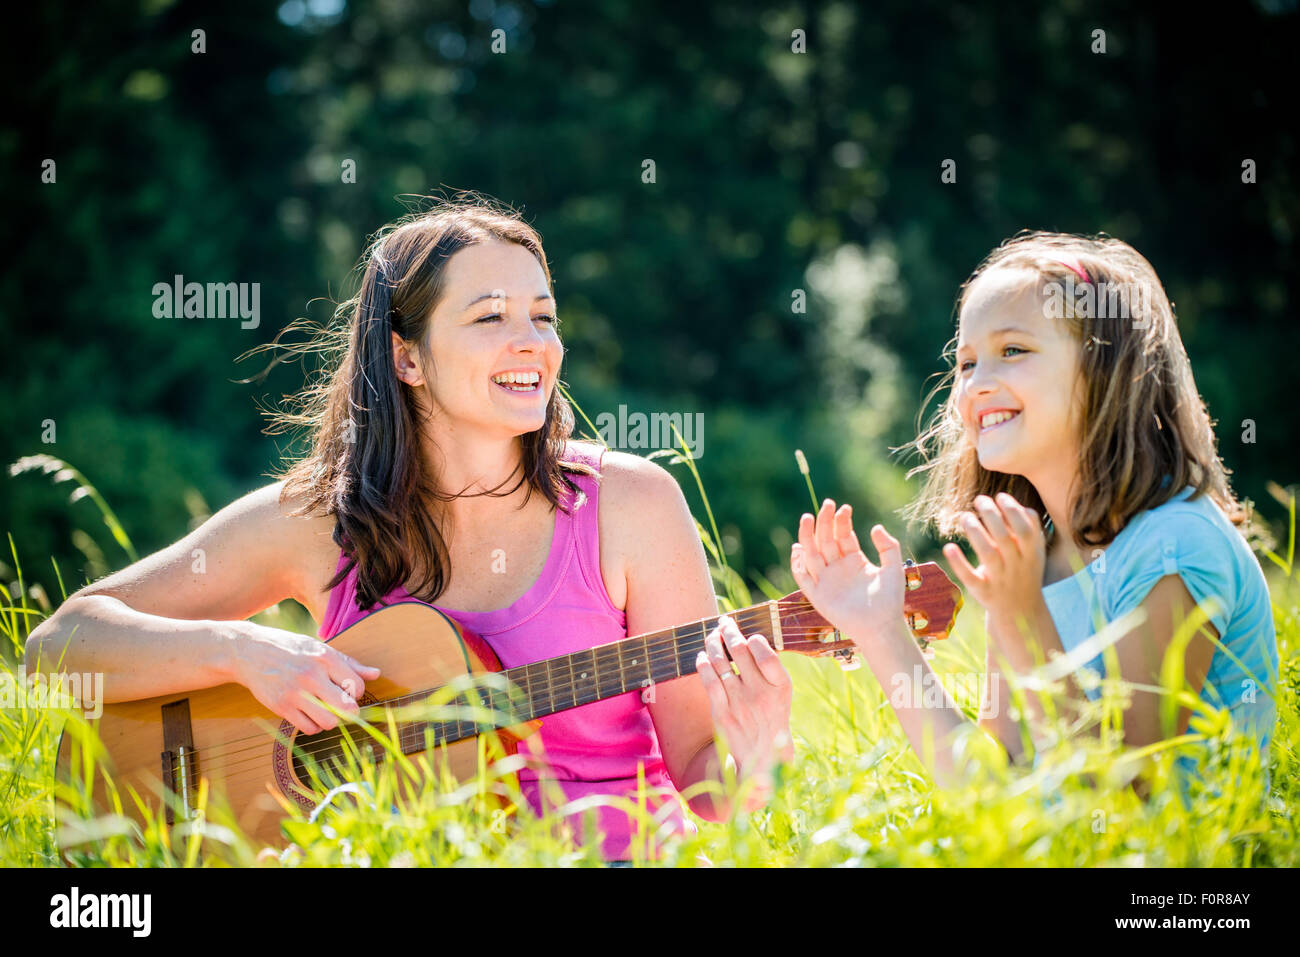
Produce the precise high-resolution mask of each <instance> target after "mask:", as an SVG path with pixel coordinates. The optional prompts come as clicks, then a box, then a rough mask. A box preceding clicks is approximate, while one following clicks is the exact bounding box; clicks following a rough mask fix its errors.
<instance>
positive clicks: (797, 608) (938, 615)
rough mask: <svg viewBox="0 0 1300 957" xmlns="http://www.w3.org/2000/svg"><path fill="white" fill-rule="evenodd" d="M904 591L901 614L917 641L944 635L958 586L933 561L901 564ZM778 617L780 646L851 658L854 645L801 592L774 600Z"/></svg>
mask: <svg viewBox="0 0 1300 957" xmlns="http://www.w3.org/2000/svg"><path fill="white" fill-rule="evenodd" d="M904 571H905V573H906V576H907V591H906V593H905V594H904V595H903V615H904V617H905V618H906V620H907V624H908V627H910V628H911V629H912V634H913V635H914V636H915V637H916V640H917V642H918V643H919V644H920V645H921V648H922V649H924V648H925V647H926V646H927V645H928V644H929V643H930V642H931V641H936V640H938V639H940V638H947V637H948V633H949V632H950V631H952V626H953V624H954V623H955V622H956V620H957V612H958V611H960V610H961V604H962V598H961V589H959V588H958V587H957V586H956V585H955V584H953V581H952V579H950V578H949V577H948V576H947V575H946V574H945V573H944V570H943V569H942V568H940V567H939V566H938V565H936V564H935V563H934V562H924V563H923V564H920V565H917V564H916V563H915V562H912V561H911V560H910V559H909V560H908V561H907V562H906V564H905V565H904ZM777 608H778V609H779V612H780V617H781V639H782V645H781V647H782V650H783V651H793V652H796V653H798V654H801V655H811V656H813V657H820V656H822V655H835V656H836V657H837V658H839V659H840V660H841V662H842V663H844V662H852V660H853V657H854V654H855V652H856V648H855V646H854V644H853V642H852V641H850V640H849V639H848V638H845V637H844V636H843V635H841V634H840V633H839V632H837V631H836V630H835V629H834V628H833V627H832V626H831V624H830V622H828V621H826V619H825V618H823V617H822V616H821V614H819V613H818V611H817V609H815V608H814V607H813V606H812V602H810V601H809V600H808V599H807V598H806V597H804V593H803V592H801V591H794V592H791V593H790V594H788V595H786V596H785V597H784V598H780V599H778V600H777Z"/></svg>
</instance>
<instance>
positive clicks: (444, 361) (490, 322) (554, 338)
mask: <svg viewBox="0 0 1300 957" xmlns="http://www.w3.org/2000/svg"><path fill="white" fill-rule="evenodd" d="M429 352H430V354H431V355H432V357H433V369H432V370H430V372H429V374H427V375H426V376H425V377H424V378H425V380H426V381H427V383H428V385H429V388H430V391H431V392H432V394H433V399H434V403H435V409H434V414H435V416H437V418H438V420H439V422H440V423H441V424H443V425H444V426H445V425H450V426H451V427H453V428H466V429H477V430H481V431H484V432H489V433H497V434H504V435H508V436H517V435H523V434H526V433H528V432H536V431H537V430H538V429H540V428H542V426H543V425H544V424H545V421H546V407H547V404H548V403H549V402H550V399H551V393H552V391H553V390H554V389H555V384H556V381H557V380H558V378H559V374H560V363H561V361H562V360H563V358H564V347H563V346H562V345H561V344H560V337H559V335H558V334H557V332H556V327H555V300H554V299H553V298H552V297H551V294H550V292H549V290H548V289H547V287H546V274H545V273H544V272H543V271H542V267H541V264H540V263H539V262H538V261H537V259H536V258H535V257H534V256H533V254H532V253H531V252H529V251H528V250H527V249H525V248H524V247H523V246H520V245H519V244H518V243H511V242H501V241H494V242H489V243H480V244H478V245H474V246H467V247H465V248H464V249H462V250H460V251H459V252H457V253H456V254H454V255H453V256H452V257H451V259H450V260H448V262H447V266H446V273H445V276H444V293H443V296H442V301H441V302H440V303H439V304H438V306H437V307H436V308H435V309H434V311H433V318H432V321H431V323H430V326H429ZM408 381H409V380H408Z"/></svg>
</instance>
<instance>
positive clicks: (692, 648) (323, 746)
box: [198, 636, 704, 781]
mask: <svg viewBox="0 0 1300 957" xmlns="http://www.w3.org/2000/svg"><path fill="white" fill-rule="evenodd" d="M697 644H698V648H697V647H696V645H697ZM687 646H689V647H687ZM682 647H683V650H684V651H686V653H688V654H690V653H694V652H696V651H698V650H699V649H701V648H703V647H704V638H703V636H701V637H700V638H698V639H692V640H691V641H689V642H687V643H685V644H684V645H683V646H682ZM683 677H684V675H683ZM668 680H671V679H668ZM589 690H590V691H591V692H594V693H596V694H597V695H598V694H599V688H598V687H597V686H596V685H594V684H592V685H591V687H590V689H589ZM634 690H635V689H634ZM609 697H614V695H610V696H609ZM600 700H604V699H602V698H600V697H593V698H592V699H591V700H590V701H588V700H585V693H583V694H582V695H581V696H580V700H578V702H577V704H575V705H574V706H573V707H581V706H582V705H585V704H592V703H594V702H595V701H600ZM561 710H569V709H568V708H565V709H561ZM331 730H334V731H336V729H331ZM359 730H360V729H359ZM493 730H501V729H499V728H486V729H484V730H483V731H479V732H474V733H472V734H468V735H466V736H465V737H464V738H462V739H460V740H462V741H466V740H469V739H470V738H473V737H475V736H476V735H477V734H482V733H490V732H491V731H493ZM361 733H362V734H364V731H362V732H361ZM323 734H330V732H328V731H327V732H323ZM421 737H423V736H421ZM399 739H400V735H399ZM341 740H342V733H341V732H337V731H336V735H333V736H331V738H330V740H329V741H328V742H325V743H317V744H314V745H312V746H308V747H306V748H298V749H295V754H296V755H300V756H302V757H307V758H309V757H312V756H314V755H315V754H318V753H320V752H325V751H335V750H337V748H336V747H335V745H336V744H337V743H338V742H339V741H341ZM399 743H400V741H399ZM448 743H457V742H448ZM264 747H265V746H264V745H263V746H262V747H261V748H258V750H262V748H264ZM419 750H424V748H423V747H421V748H420V749H419ZM384 753H386V752H384ZM403 753H406V752H403ZM198 757H199V759H200V762H201V765H203V766H207V767H209V768H211V762H212V760H213V758H212V756H211V755H208V758H207V761H204V760H203V758H204V752H203V750H202V749H199V751H198ZM265 761H266V754H265V753H261V754H255V755H252V756H250V757H247V758H243V759H240V760H238V761H235V762H230V763H227V764H225V765H222V766H221V767H220V770H222V771H223V772H225V773H224V774H223V777H224V780H226V781H233V780H235V779H236V778H240V777H245V776H247V775H248V774H252V773H256V774H259V775H263V774H264V771H263V769H262V768H261V767H258V766H252V767H250V765H261V764H263V763H264V762H265ZM232 768H233V769H236V770H233V771H232V770H231V769H232Z"/></svg>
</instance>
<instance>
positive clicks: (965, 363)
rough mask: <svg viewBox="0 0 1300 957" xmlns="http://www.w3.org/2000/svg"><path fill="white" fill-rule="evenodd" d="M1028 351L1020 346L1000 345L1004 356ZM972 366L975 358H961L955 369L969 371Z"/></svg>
mask: <svg viewBox="0 0 1300 957" xmlns="http://www.w3.org/2000/svg"><path fill="white" fill-rule="evenodd" d="M1028 351H1029V350H1028V349H1022V348H1020V346H1003V347H1002V354H1003V355H1004V356H1006V355H1015V354H1019V353H1022V352H1028ZM974 366H975V360H974V359H964V360H962V361H961V362H959V363H957V371H958V372H970V370H971V369H972V368H974Z"/></svg>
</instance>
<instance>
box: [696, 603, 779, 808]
mask: <svg viewBox="0 0 1300 957" xmlns="http://www.w3.org/2000/svg"><path fill="white" fill-rule="evenodd" d="M723 641H725V642H726V644H727V650H728V651H730V653H731V660H732V661H735V663H736V669H737V670H738V671H739V674H736V673H735V672H733V671H732V668H731V661H728V660H727V656H726V654H725V653H724V652H723V649H722V643H723ZM695 670H696V671H697V672H699V675H700V678H701V680H702V681H703V682H704V689H705V691H706V692H707V693H708V696H709V708H710V710H711V711H712V713H713V725H714V727H715V728H716V729H717V731H718V732H719V733H720V734H721V735H722V737H723V739H724V740H725V742H726V745H727V747H728V749H729V750H730V751H731V755H732V757H733V758H735V760H736V771H737V776H738V777H739V778H740V780H742V781H744V780H746V779H747V778H749V777H751V776H755V775H757V776H758V780H759V781H760V791H766V790H767V789H768V788H770V786H771V776H772V774H771V773H772V770H773V769H774V768H775V766H776V764H777V762H779V761H780V762H784V761H790V760H793V758H794V741H793V739H792V738H791V736H790V702H791V699H792V697H793V695H794V689H793V687H792V685H791V683H790V676H789V674H787V673H786V670H785V666H784V665H782V664H781V659H780V658H779V657H778V656H777V653H776V652H775V651H773V650H772V647H771V646H770V645H769V644H768V643H767V639H766V638H764V637H763V636H762V635H751V636H750V637H749V638H745V637H744V636H743V635H741V633H740V629H739V628H737V627H736V623H735V622H734V621H732V620H731V619H730V618H728V617H727V616H725V615H724V616H722V617H721V618H720V619H719V620H718V627H717V628H715V629H713V631H712V632H710V633H709V635H708V637H707V638H705V640H704V651H701V652H700V654H699V656H698V657H697V658H696V660H695Z"/></svg>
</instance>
